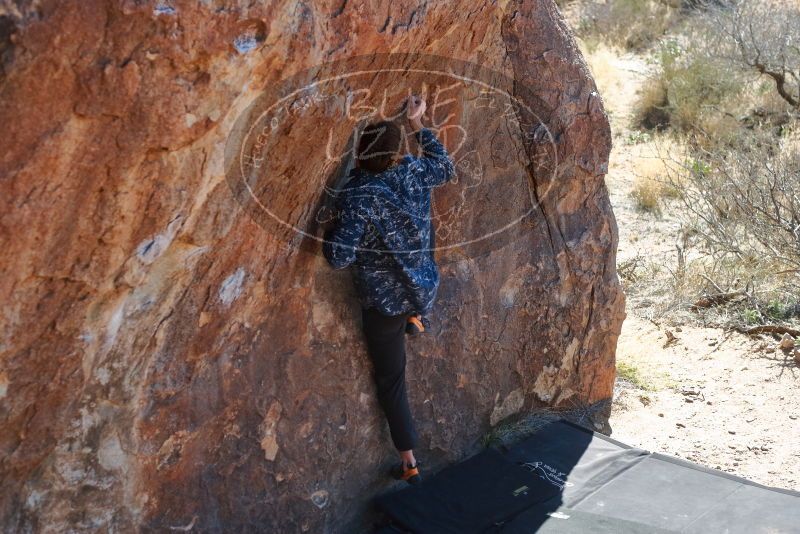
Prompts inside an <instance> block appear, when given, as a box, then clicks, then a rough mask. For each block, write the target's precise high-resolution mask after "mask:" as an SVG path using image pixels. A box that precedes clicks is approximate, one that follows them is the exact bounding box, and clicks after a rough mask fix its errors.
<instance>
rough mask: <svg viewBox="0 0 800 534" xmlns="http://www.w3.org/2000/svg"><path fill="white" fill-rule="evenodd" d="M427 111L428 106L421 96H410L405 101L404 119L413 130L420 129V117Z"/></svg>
mask: <svg viewBox="0 0 800 534" xmlns="http://www.w3.org/2000/svg"><path fill="white" fill-rule="evenodd" d="M426 109H428V104H427V103H426V102H425V99H424V98H422V97H421V96H417V95H411V96H409V97H408V99H406V117H408V120H409V122H411V126H413V128H414V129H415V130H419V129H421V128H422V120H421V119H422V115H423V114H424V113H425V110H426Z"/></svg>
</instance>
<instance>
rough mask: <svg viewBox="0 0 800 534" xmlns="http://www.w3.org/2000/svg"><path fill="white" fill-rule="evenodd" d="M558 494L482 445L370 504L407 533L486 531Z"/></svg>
mask: <svg viewBox="0 0 800 534" xmlns="http://www.w3.org/2000/svg"><path fill="white" fill-rule="evenodd" d="M557 494H558V489H557V488H556V487H554V486H553V485H552V484H550V483H548V482H547V481H545V480H543V479H542V478H540V477H538V476H535V475H534V474H533V473H531V472H530V471H529V470H527V469H524V468H521V467H520V466H519V465H516V464H515V463H513V462H512V461H510V460H509V459H508V458H506V457H505V455H503V454H501V453H500V452H497V451H496V450H494V449H487V450H485V451H483V452H480V453H479V454H476V455H475V456H472V457H471V458H468V459H466V460H464V461H463V462H461V463H458V464H455V465H451V466H449V467H447V468H445V469H443V470H442V471H440V472H438V473H437V474H436V476H433V477H431V478H430V479H426V480H423V482H422V483H421V484H419V485H417V486H409V487H407V488H405V489H403V490H400V491H397V492H394V493H388V494H384V495H381V496H379V497H377V499H376V502H375V504H376V505H377V506H378V508H379V509H381V510H382V511H384V512H385V513H387V514H388V515H389V516H390V517H391V518H392V519H393V520H394V521H395V522H396V523H397V524H398V525H400V526H401V527H403V528H405V529H407V530H409V531H411V532H431V533H433V532H436V533H437V534H449V533H453V534H470V533H476V534H477V533H481V532H485V531H486V529H488V528H489V527H491V526H492V525H494V524H496V523H498V522H502V521H504V520H506V519H507V518H509V517H513V516H514V515H516V514H518V513H519V512H522V511H523V510H525V509H527V508H529V507H531V506H533V505H535V504H537V503H540V502H543V501H546V500H548V499H550V498H551V497H554V496H555V495H557Z"/></svg>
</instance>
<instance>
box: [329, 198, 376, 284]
mask: <svg viewBox="0 0 800 534" xmlns="http://www.w3.org/2000/svg"><path fill="white" fill-rule="evenodd" d="M366 223H367V220H366V213H364V212H363V211H362V210H360V209H359V208H358V206H357V205H353V204H352V203H350V202H344V203H342V206H341V214H340V218H339V222H338V223H337V225H336V226H335V227H334V228H333V229H332V230H331V231H329V232H328V233H326V234H325V236H324V242H323V243H322V254H323V255H324V256H325V259H326V260H328V263H329V264H330V265H331V267H333V268H334V269H344V268H345V267H347V266H348V265H350V264H352V263H353V262H354V261H355V260H356V249H357V247H358V244H359V242H360V241H361V237H362V236H363V235H364V229H365V228H366Z"/></svg>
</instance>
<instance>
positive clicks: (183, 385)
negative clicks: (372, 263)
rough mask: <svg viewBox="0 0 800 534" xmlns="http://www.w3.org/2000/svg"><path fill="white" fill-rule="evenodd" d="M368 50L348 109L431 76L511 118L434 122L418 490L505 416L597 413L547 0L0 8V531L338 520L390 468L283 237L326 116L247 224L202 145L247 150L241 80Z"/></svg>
mask: <svg viewBox="0 0 800 534" xmlns="http://www.w3.org/2000/svg"><path fill="white" fill-rule="evenodd" d="M409 53H417V54H422V53H424V54H428V55H429V56H425V57H423V56H421V55H419V56H417V55H415V54H409ZM370 54H379V55H375V56H370V57H371V59H369V60H368V61H367V63H368V64H369V65H370V68H372V69H378V70H380V69H390V68H391V69H398V67H399V68H400V70H396V71H393V73H392V74H391V76H381V75H376V76H373V77H371V78H369V80H370V81H369V87H370V89H372V90H374V93H373V96H374V95H377V94H380V93H381V92H382V91H384V90H389V92H390V93H391V94H390V96H393V97H398V98H399V96H398V94H399V92H402V90H405V88H406V87H407V86H408V87H414V88H415V89H419V87H420V84H423V83H428V84H430V85H432V86H436V87H443V86H444V85H446V84H447V83H449V82H448V81H447V80H446V78H447V76H446V75H443V74H441V73H439V74H429V73H427V72H421V71H425V70H426V69H428V70H429V69H430V63H431V61H433V62H434V63H435V62H436V61H439V62H440V63H441V65H439V68H440V69H441V71H442V72H443V71H445V70H447V68H448V66H449V62H448V60H445V59H444V58H452V60H453V62H454V63H453V64H456V60H458V61H461V62H467V63H468V64H470V65H479V66H480V67H481V69H484V70H481V71H480V78H481V79H482V80H484V81H485V80H486V78H487V77H490V78H493V79H492V80H490V81H491V83H490V85H491V86H492V87H494V88H500V89H502V90H503V91H505V92H506V93H507V95H508V98H509V99H510V100H513V101H515V102H516V103H515V106H513V107H512V108H511V109H512V113H511V115H508V114H504V113H501V111H500V110H498V109H492V108H491V107H489V108H485V109H481V106H479V105H478V104H477V98H478V96H479V95H478V93H479V91H477V92H476V90H475V87H476V86H475V84H473V86H472V87H467V86H466V85H464V84H462V85H456V86H454V87H453V89H452V91H451V101H450V102H449V103H448V104H447V106H449V107H447V106H445V107H443V108H442V109H443V110H445V111H447V110H449V111H448V112H447V113H446V114H445V117H444V118H443V119H442V120H443V123H442V124H446V125H453V124H457V125H459V126H460V130H459V131H461V132H462V133H463V132H466V133H467V134H469V139H468V140H467V142H466V144H463V146H462V144H461V143H460V142H459V140H458V138H457V136H455V135H445V137H446V144H447V145H448V147H449V148H450V149H451V150H452V151H454V152H458V159H459V165H458V168H459V177H460V179H459V181H458V183H454V184H448V185H446V186H443V187H442V188H441V189H437V190H436V193H435V204H436V212H437V214H439V215H442V216H441V217H438V218H437V228H438V229H439V230H438V233H437V245H438V244H439V243H443V244H444V246H443V247H442V249H441V250H440V251H437V257H438V258H439V259H440V263H441V278H442V285H441V289H440V293H439V297H438V300H437V304H436V307H435V310H434V313H433V315H432V317H431V319H432V321H433V323H434V329H433V332H432V333H430V334H429V335H428V336H427V337H423V338H420V339H414V340H411V341H410V342H409V349H408V388H409V394H410V400H411V404H412V411H413V413H414V415H415V418H416V420H417V422H418V429H419V431H420V435H421V437H422V446H421V447H420V450H419V457H420V458H421V459H424V461H425V462H426V464H427V465H428V467H429V468H430V469H436V468H437V467H441V466H443V465H445V464H446V463H448V462H451V461H455V460H457V459H459V458H461V457H463V456H464V455H465V454H467V453H470V452H474V449H475V447H476V443H477V440H478V438H480V437H481V436H482V435H483V434H484V433H485V432H486V431H487V430H488V429H489V428H490V425H494V424H496V423H497V422H499V421H500V420H502V419H504V418H506V417H508V416H513V415H515V414H520V413H523V412H525V411H528V410H531V409H535V408H537V407H541V406H544V405H550V406H561V407H568V406H575V405H588V404H592V403H596V402H598V401H603V400H607V399H608V398H610V396H611V394H612V384H613V378H614V349H615V346H616V340H617V336H618V334H619V330H620V326H621V322H622V319H623V317H624V311H623V309H624V306H623V302H624V298H623V295H622V293H621V290H620V287H619V284H618V281H617V276H616V271H615V267H614V265H615V261H614V260H615V258H614V256H615V250H616V244H617V232H616V226H615V222H614V218H613V215H612V213H611V208H610V205H609V201H608V195H607V191H606V189H605V185H604V182H603V176H604V174H605V172H606V169H607V158H608V153H609V150H610V143H611V139H610V133H609V127H608V123H607V118H606V115H605V113H604V111H603V106H602V101H601V99H600V97H599V96H598V95H597V93H596V92H595V85H594V83H593V81H592V80H591V78H590V76H589V74H588V71H587V69H586V66H585V64H584V62H583V60H582V58H581V57H580V54H579V52H578V50H577V48H576V46H575V44H574V42H573V40H572V39H571V37H570V35H569V32H568V30H567V28H566V25H565V23H564V21H563V20H562V18H561V17H560V15H559V14H558V12H557V9H556V7H555V5H554V3H553V2H552V0H525V1H518V2H497V3H490V2H486V3H483V2H464V4H463V6H454V3H452V2H428V1H422V2H419V3H417V2H415V1H410V0H395V1H393V2H380V3H375V2H363V1H359V0H349V1H348V0H345V1H342V0H334V1H330V2H329V1H319V2H310V1H297V0H293V1H289V2H282V1H279V2H272V3H270V5H269V6H263V5H261V4H259V3H254V2H245V1H242V0H238V1H237V0H230V1H228V0H206V1H202V2H194V1H188V0H186V1H179V0H175V1H170V2H168V1H166V0H165V1H158V2H156V1H147V0H125V1H110V0H105V1H103V0H87V1H81V2H56V1H48V0H33V1H24V2H23V1H17V2H3V3H0V128H2V131H3V136H2V139H3V141H2V142H3V150H2V151H0V188H2V189H1V191H2V194H0V203H2V211H0V239H1V240H2V241H1V244H2V250H3V253H2V260H0V262H1V263H0V272H2V277H0V298H2V301H3V310H2V317H1V318H0V332H2V337H0V354H1V355H2V356H1V358H2V359H1V360H0V480H2V487H3V491H2V495H0V521H2V526H3V530H4V531H17V532H27V531H31V532H32V531H40V530H42V531H52V532H62V531H109V532H131V531H133V530H136V529H137V528H138V529H141V530H146V531H150V530H153V531H162V530H169V528H170V527H178V529H179V530H197V531H201V532H240V531H260V532H357V531H359V529H361V528H362V527H363V526H364V525H365V524H366V523H367V520H368V518H369V513H368V512H367V510H368V507H369V499H370V498H371V497H372V496H373V495H374V494H375V493H377V492H381V491H386V490H387V489H388V484H387V482H386V481H385V480H384V479H383V478H381V475H382V473H383V471H384V470H385V468H386V467H388V464H387V462H388V461H389V460H393V457H392V456H393V454H394V451H393V449H392V446H391V442H390V440H389V436H388V428H387V427H386V425H385V421H384V418H383V415H382V413H381V412H380V411H379V408H378V405H377V401H376V400H375V397H374V390H373V384H372V381H371V376H370V367H369V360H368V358H367V355H366V353H365V351H364V345H363V342H362V339H361V337H360V331H359V326H360V325H359V313H358V310H357V307H356V305H357V303H356V301H355V299H354V296H353V292H352V288H351V285H350V281H349V278H348V274H347V272H342V271H332V270H331V269H330V268H329V267H328V266H327V264H326V263H325V261H324V260H323V259H322V257H321V255H320V254H319V243H318V242H317V241H315V240H314V239H313V236H314V235H318V229H317V228H316V226H315V224H314V208H315V207H316V206H319V205H320V203H321V202H323V201H322V200H321V196H320V191H321V190H322V186H323V185H325V184H326V183H330V182H326V181H328V180H330V178H329V176H332V174H331V167H330V163H331V161H335V158H334V159H333V160H332V159H331V158H330V157H326V156H324V155H323V154H324V151H325V147H326V146H327V147H328V148H330V147H333V150H334V153H336V151H339V152H341V151H342V150H343V149H344V147H345V145H346V143H347V140H348V135H349V134H350V132H351V130H352V128H353V124H352V122H348V121H347V120H343V119H342V117H341V116H340V115H337V114H336V113H335V112H332V111H331V109H334V108H335V107H336V106H335V105H334V104H335V103H336V102H334V101H333V100H332V101H331V102H332V103H331V105H330V107H328V108H324V106H317V108H315V109H316V111H315V110H310V111H309V112H308V114H306V115H303V113H294V114H288V115H286V116H285V117H284V118H283V119H281V122H280V124H279V125H278V126H277V130H276V131H275V132H274V135H273V136H272V137H271V138H270V140H269V142H268V143H267V144H266V145H264V146H259V149H260V150H262V153H263V152H264V151H267V152H269V162H270V165H271V167H270V173H269V176H267V175H266V174H265V175H264V176H262V177H261V178H259V182H258V187H257V188H256V189H257V194H255V196H254V197H253V198H254V199H256V198H257V199H262V200H264V199H267V200H268V201H269V207H270V208H271V210H270V213H272V214H273V215H274V214H277V217H275V216H270V217H259V215H258V213H257V212H254V211H253V209H252V208H253V203H252V202H251V201H248V199H247V198H244V197H242V195H241V193H242V190H241V189H237V185H236V184H237V182H236V179H235V172H234V174H231V172H233V171H235V165H233V163H232V162H234V161H235V158H231V157H228V158H226V147H227V148H228V156H230V155H231V154H235V153H236V150H239V149H241V146H239V145H237V144H236V141H237V139H238V138H239V137H240V138H242V139H244V141H243V142H244V144H245V145H247V143H248V142H247V140H246V139H245V137H246V136H244V134H243V133H242V132H243V130H242V129H241V127H242V125H246V124H252V123H254V121H255V122H257V119H258V118H257V117H255V116H254V115H253V114H252V113H253V111H252V110H253V108H252V105H253V104H254V103H255V102H258V101H259V100H258V99H259V98H260V96H259V95H262V94H263V93H264V91H265V88H270V87H279V86H280V84H279V82H280V80H287V79H292V77H295V78H294V80H295V81H298V80H302V81H303V83H306V82H308V83H311V82H313V81H314V80H318V79H320V77H319V72H315V71H313V70H312V71H307V70H306V69H308V68H310V67H314V66H319V65H324V64H330V63H331V62H336V61H342V60H344V59H345V58H349V57H353V56H364V55H367V56H369V55H370ZM390 54H395V55H390ZM397 54H401V55H397ZM402 54H405V55H402ZM436 57H438V58H439V59H438V60H437V59H435V58H436ZM431 58H433V59H431ZM359 61H361V66H362V67H363V65H364V61H363V60H359ZM467 63H460V65H462V66H463V65H465V64H467ZM337 65H338V67H336V68H339V67H341V66H342V65H346V63H339V64H337ZM419 65H425V66H426V69H417V70H416V71H415V70H414V69H413V68H412V67H414V66H419ZM351 67H352V65H351ZM333 71H334V72H335V71H336V69H333ZM320 72H321V71H320ZM476 72H478V71H476ZM298 76H299V78H298ZM359 83H365V82H363V80H362V81H361V82H359ZM465 83H466V82H465ZM345 85H346V84H345ZM281 87H282V86H281ZM339 89H341V87H337V88H336V90H339ZM282 90H283V89H282ZM333 92H334V91H331V93H330V94H333ZM318 94H322V95H325V94H326V93H325V90H322V89H321V90H320V92H319V93H318ZM498 94H500V93H498ZM280 95H281V96H285V91H284V92H282V93H280ZM329 96H330V95H329ZM350 96H352V94H350ZM370 98H371V97H370ZM334 100H335V99H334ZM396 101H397V98H395V103H396ZM296 104H297V99H294V100H293V101H292V106H295V105H296ZM523 107H524V108H526V109H527V110H528V111H527V112H525V111H521V109H522V108H523ZM292 109H294V111H297V108H296V106H295V107H294V108H292ZM526 113H527V114H528V115H530V116H531V117H534V116H535V117H538V119H539V120H540V121H541V125H540V126H542V125H543V127H544V128H540V127H538V126H537V125H536V124H530V123H529V122H526V121H524V120H523V121H520V120H516V121H515V120H512V119H514V118H515V117H516V118H517V119H519V118H520V117H522V116H524V115H526ZM237 136H238V137H237ZM249 143H250V145H248V146H250V147H251V148H252V143H253V140H252V138H250V141H249ZM456 145H459V146H458V147H456ZM231 147H233V148H231ZM457 148H458V150H457ZM462 156H463V157H462ZM476 168H479V169H481V173H480V176H479V178H475V177H474V176H473V175H471V174H470V169H472V170H474V169H476ZM256 174H257V173H256ZM232 176H233V178H231V177H232ZM276 176H278V177H281V180H278V179H276V178H274V177H276ZM475 176H477V175H475ZM470 177H472V178H470ZM470 180H472V181H470ZM242 183H244V182H242ZM468 186H469V187H468ZM528 200H530V203H528V204H526V202H528ZM526 206H527V207H526ZM256 211H257V210H256ZM448 214H449V215H448ZM445 215H448V216H449V217H450V219H447V217H445ZM276 221H284V222H286V221H288V222H289V223H290V224H289V225H283V226H281V225H280V224H276ZM507 222H514V223H515V224H510V225H507V224H506V223H507ZM505 226H508V228H507V229H505V230H504V229H503V228H504V227H505ZM298 228H299V229H300V230H299V231H298V230H297V229H298ZM490 230H491V231H490ZM495 230H497V232H495ZM303 232H305V233H306V235H305V237H304V234H303Z"/></svg>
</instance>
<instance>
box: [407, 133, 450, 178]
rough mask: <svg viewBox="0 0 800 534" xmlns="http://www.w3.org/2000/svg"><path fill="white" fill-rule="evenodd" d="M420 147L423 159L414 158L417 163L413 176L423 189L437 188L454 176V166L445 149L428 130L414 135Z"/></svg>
mask: <svg viewBox="0 0 800 534" xmlns="http://www.w3.org/2000/svg"><path fill="white" fill-rule="evenodd" d="M416 136H417V141H418V142H419V144H420V146H421V147H422V152H423V157H421V158H416V161H417V162H418V163H419V166H417V169H418V170H417V172H416V173H415V174H417V175H418V177H419V178H420V180H421V182H422V185H423V186H424V187H437V186H440V185H442V184H444V183H445V182H447V181H448V180H449V179H450V178H451V177H452V176H453V175H454V174H455V165H453V159H452V158H451V157H450V154H448V153H447V149H446V148H445V147H444V145H443V144H442V143H441V142H440V141H439V140H438V139H437V138H436V135H434V133H433V132H431V131H430V130H429V129H428V128H422V129H421V130H419V131H418V132H417V133H416Z"/></svg>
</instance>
